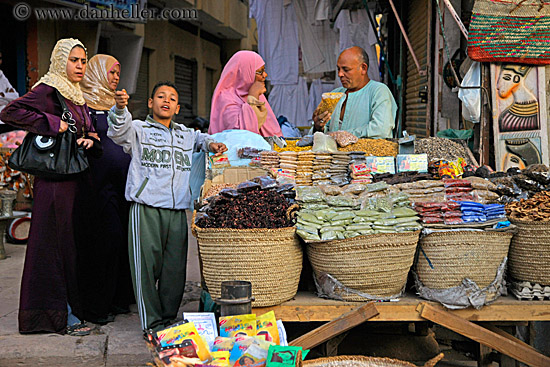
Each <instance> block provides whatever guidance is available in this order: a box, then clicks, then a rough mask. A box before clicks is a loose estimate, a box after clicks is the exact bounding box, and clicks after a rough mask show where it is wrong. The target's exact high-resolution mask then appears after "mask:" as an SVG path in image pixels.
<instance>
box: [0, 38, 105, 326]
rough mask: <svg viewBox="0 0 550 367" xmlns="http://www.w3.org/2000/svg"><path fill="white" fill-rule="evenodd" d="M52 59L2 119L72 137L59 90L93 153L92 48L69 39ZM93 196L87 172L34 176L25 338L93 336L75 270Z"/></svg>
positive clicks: (23, 307) (22, 310) (24, 283)
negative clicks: (86, 82)
mask: <svg viewBox="0 0 550 367" xmlns="http://www.w3.org/2000/svg"><path fill="white" fill-rule="evenodd" d="M50 60H51V63H50V69H49V71H48V73H47V74H46V75H44V76H43V77H42V78H41V79H40V80H39V81H38V83H36V84H35V85H34V86H33V88H32V90H31V91H30V92H28V93H27V94H25V95H24V96H22V97H21V98H18V99H16V100H14V101H12V102H11V103H10V104H8V105H7V106H6V107H5V108H4V109H3V110H2V113H1V114H0V119H1V120H2V121H4V122H6V123H8V124H10V125H13V126H16V127H18V128H22V129H25V130H28V131H30V132H33V133H36V134H40V135H45V136H57V135H58V134H60V133H63V132H65V131H66V130H67V128H68V124H67V123H66V122H65V121H62V120H61V113H62V107H61V103H60V100H59V98H58V96H57V92H56V90H57V91H59V93H60V94H61V96H62V98H64V100H65V103H66V104H67V108H68V109H69V111H70V112H71V114H72V116H73V118H74V120H75V123H76V129H77V132H76V135H77V137H78V140H77V142H78V143H79V144H82V145H83V146H84V147H85V148H86V149H89V148H91V147H92V146H93V144H94V141H93V140H91V139H89V138H90V137H92V138H97V135H96V134H95V132H94V127H93V125H92V122H91V119H90V115H89V111H88V107H87V106H86V102H85V100H84V97H83V96H82V91H81V90H80V86H79V84H78V83H79V82H80V81H81V80H82V78H83V77H84V73H85V71H86V62H87V55H86V49H85V48H84V45H83V44H82V43H81V42H80V41H78V40H76V39H72V38H67V39H62V40H59V41H58V42H57V44H56V45H55V47H54V49H53V51H52V56H51V59H50ZM96 141H97V139H96ZM97 142H98V141H97ZM88 190H89V171H88V170H86V171H84V172H83V173H80V174H78V175H73V176H70V177H69V178H67V179H63V180H55V181H54V180H49V179H46V178H43V177H38V176H37V177H35V181H34V203H33V211H32V224H31V228H30V233H29V241H28V243H27V252H26V255H25V265H24V268H23V278H22V280H21V297H20V303H19V332H21V333H33V332H53V333H60V334H64V333H68V334H70V335H78V336H81V335H88V334H90V328H89V327H87V326H86V325H85V324H84V323H81V322H80V320H82V307H81V302H80V297H79V290H78V284H77V283H78V281H77V265H76V262H77V246H78V247H79V246H80V242H78V241H80V240H81V239H82V236H81V233H82V232H81V230H82V228H83V227H85V223H84V221H83V217H84V216H85V215H86V213H84V210H83V208H84V206H83V205H82V203H83V198H84V197H85V196H86V194H87V191H88Z"/></svg>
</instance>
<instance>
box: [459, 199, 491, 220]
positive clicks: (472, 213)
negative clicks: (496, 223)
mask: <svg viewBox="0 0 550 367" xmlns="http://www.w3.org/2000/svg"><path fill="white" fill-rule="evenodd" d="M459 204H460V210H461V211H462V220H463V221H464V223H473V222H486V221H487V216H486V215H485V208H484V206H483V204H480V203H476V202H473V201H462V202H460V203H459Z"/></svg>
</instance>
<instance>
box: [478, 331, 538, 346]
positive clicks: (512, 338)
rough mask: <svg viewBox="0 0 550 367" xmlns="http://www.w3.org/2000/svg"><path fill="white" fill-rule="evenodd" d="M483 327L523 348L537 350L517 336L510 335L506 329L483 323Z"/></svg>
mask: <svg viewBox="0 0 550 367" xmlns="http://www.w3.org/2000/svg"><path fill="white" fill-rule="evenodd" d="M483 327H485V328H486V329H487V330H490V331H492V332H493V333H495V334H498V335H500V336H502V337H505V338H507V339H510V340H513V341H514V342H516V343H518V344H521V345H523V346H524V347H525V348H530V349H532V350H533V351H535V352H538V351H537V350H536V349H535V348H533V347H532V346H530V345H529V344H527V343H525V342H524V341H522V340H519V339H518V338H516V337H514V336H513V335H511V334H510V333H507V332H506V331H504V330H502V329H501V328H498V327H496V326H495V325H491V324H483Z"/></svg>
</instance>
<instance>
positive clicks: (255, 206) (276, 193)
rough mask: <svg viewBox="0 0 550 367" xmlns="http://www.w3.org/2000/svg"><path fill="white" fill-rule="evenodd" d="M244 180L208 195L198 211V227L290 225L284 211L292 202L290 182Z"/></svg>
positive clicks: (248, 227)
mask: <svg viewBox="0 0 550 367" xmlns="http://www.w3.org/2000/svg"><path fill="white" fill-rule="evenodd" d="M264 183H265V181H264V182H262V184H259V183H257V182H251V181H246V182H243V183H241V184H240V185H239V186H238V187H237V189H225V190H222V191H221V192H220V194H219V195H217V196H215V197H213V198H211V200H210V202H209V204H208V206H207V207H205V208H204V209H203V210H201V213H198V215H197V220H196V224H197V226H199V227H200V228H234V229H250V228H285V227H292V226H293V223H292V221H291V220H290V219H289V218H288V217H287V210H288V208H289V207H290V206H291V205H292V204H291V202H290V200H289V198H290V197H292V196H293V194H294V191H291V190H292V185H284V186H278V185H275V186H273V185H269V186H271V187H266V186H265V185H264Z"/></svg>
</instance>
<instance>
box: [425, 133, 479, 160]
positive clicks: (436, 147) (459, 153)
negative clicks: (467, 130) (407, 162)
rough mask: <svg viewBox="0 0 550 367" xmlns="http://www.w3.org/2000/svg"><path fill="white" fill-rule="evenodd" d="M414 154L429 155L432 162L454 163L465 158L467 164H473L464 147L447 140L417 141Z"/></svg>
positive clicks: (433, 138)
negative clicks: (442, 160) (445, 161)
mask: <svg viewBox="0 0 550 367" xmlns="http://www.w3.org/2000/svg"><path fill="white" fill-rule="evenodd" d="M414 152H415V153H417V154H420V153H426V154H428V159H429V161H430V162H431V161H437V160H440V159H444V160H447V161H453V160H455V159H457V158H464V159H465V160H466V162H467V164H473V162H472V161H471V160H470V157H469V154H468V153H467V151H466V149H465V148H464V146H463V145H461V144H460V143H457V142H455V141H452V140H450V139H446V138H435V137H431V138H423V139H417V140H416V142H415V144H414Z"/></svg>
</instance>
